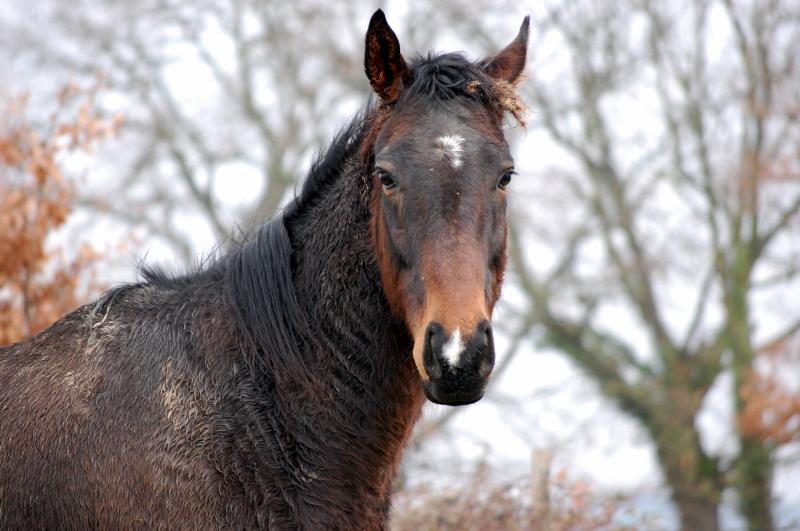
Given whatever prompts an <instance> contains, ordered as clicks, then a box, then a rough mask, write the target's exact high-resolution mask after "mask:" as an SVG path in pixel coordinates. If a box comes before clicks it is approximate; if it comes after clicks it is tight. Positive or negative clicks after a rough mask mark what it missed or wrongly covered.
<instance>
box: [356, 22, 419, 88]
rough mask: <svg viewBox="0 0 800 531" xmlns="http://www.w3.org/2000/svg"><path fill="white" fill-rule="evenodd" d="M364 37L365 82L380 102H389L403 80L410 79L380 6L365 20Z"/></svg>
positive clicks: (408, 71)
mask: <svg viewBox="0 0 800 531" xmlns="http://www.w3.org/2000/svg"><path fill="white" fill-rule="evenodd" d="M366 41H367V42H366V49H365V51H364V70H365V71H366V73H367V78H368V79H369V84H370V85H372V90H374V91H375V93H376V94H377V95H378V97H380V99H381V101H382V102H384V103H391V102H393V101H395V100H396V99H397V95H398V93H399V92H400V88H401V87H402V86H403V83H407V82H408V81H410V78H411V70H409V68H408V65H407V64H406V61H405V59H403V56H402V55H400V42H399V41H398V40H397V35H395V34H394V31H392V28H390V27H389V23H388V22H386V16H385V15H384V14H383V11H381V10H380V9H379V10H377V11H375V14H374V15H372V18H371V19H370V21H369V28H368V29H367V39H366Z"/></svg>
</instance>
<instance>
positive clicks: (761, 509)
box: [736, 437, 775, 531]
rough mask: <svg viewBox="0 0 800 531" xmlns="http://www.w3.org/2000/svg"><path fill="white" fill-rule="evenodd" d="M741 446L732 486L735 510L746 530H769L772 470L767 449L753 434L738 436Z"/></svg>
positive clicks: (771, 523)
mask: <svg viewBox="0 0 800 531" xmlns="http://www.w3.org/2000/svg"><path fill="white" fill-rule="evenodd" d="M740 444H741V447H742V450H741V452H740V453H739V458H738V459H737V461H736V486H737V490H738V493H739V511H740V512H741V514H742V517H743V518H744V519H745V520H746V521H747V529H748V530H749V531H772V530H773V529H775V522H774V521H773V519H772V510H771V507H772V471H773V463H772V458H771V456H770V451H769V449H768V448H767V447H766V446H765V444H764V443H763V442H762V441H760V440H758V439H754V438H749V437H741V439H740Z"/></svg>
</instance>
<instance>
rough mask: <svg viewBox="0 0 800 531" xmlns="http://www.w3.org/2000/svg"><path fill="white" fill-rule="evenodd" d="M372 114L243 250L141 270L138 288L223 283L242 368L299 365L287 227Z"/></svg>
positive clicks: (300, 341)
mask: <svg viewBox="0 0 800 531" xmlns="http://www.w3.org/2000/svg"><path fill="white" fill-rule="evenodd" d="M371 110H372V105H371V104H370V105H368V106H367V107H366V108H365V110H363V111H362V112H360V113H358V114H357V115H356V116H355V117H354V118H353V119H352V120H351V121H350V122H349V123H348V124H347V125H345V126H344V127H343V128H342V129H340V130H339V132H338V133H337V134H336V135H335V136H334V138H333V140H332V142H331V143H330V145H329V147H328V149H327V150H325V151H324V152H320V153H319V154H318V155H317V157H316V158H315V160H314V162H313V163H312V165H311V168H310V169H309V172H308V174H307V176H306V179H305V182H304V184H303V187H302V190H301V192H300V193H299V194H298V195H296V196H295V198H294V199H293V200H292V201H290V202H289V203H288V204H287V205H286V207H284V209H283V210H282V211H281V212H279V213H278V214H276V215H275V216H274V217H273V218H272V219H270V220H269V221H267V222H266V223H264V224H263V225H261V226H260V227H259V228H257V229H256V230H255V231H254V233H253V234H252V235H251V236H249V237H247V238H246V239H245V241H244V242H243V243H242V244H241V245H238V246H237V247H236V248H234V249H232V250H231V251H229V252H228V253H227V254H225V255H222V256H221V257H218V258H209V259H207V260H206V261H205V264H202V263H201V265H200V266H199V267H198V268H197V270H195V271H194V272H190V273H185V274H181V275H175V274H172V273H171V272H169V271H168V270H166V269H165V268H164V267H163V266H159V265H156V266H142V267H141V268H140V275H141V277H142V279H143V283H142V284H139V285H148V286H154V287H158V288H164V289H169V290H181V289H187V288H191V287H192V286H196V285H197V283H198V282H202V281H203V280H204V279H205V280H210V281H219V280H221V281H222V282H223V284H224V289H225V291H226V293H227V295H228V297H229V299H230V301H231V303H232V306H233V307H234V310H235V316H234V317H235V320H236V324H237V328H238V329H239V331H240V333H241V336H242V344H241V346H242V347H243V351H244V352H245V361H246V363H247V364H248V365H250V366H251V367H252V368H256V367H258V366H259V365H261V364H263V363H266V364H268V365H269V366H270V367H271V368H272V369H273V371H272V372H273V374H274V375H276V377H278V376H279V374H281V372H285V368H286V367H287V364H288V365H289V366H290V365H295V366H296V365H298V364H301V365H302V359H301V356H299V354H300V353H301V352H302V349H303V347H304V345H305V343H306V342H307V341H309V340H310V336H311V334H310V332H309V330H308V325H307V323H306V318H305V315H304V313H303V311H302V309H301V307H300V304H299V302H298V300H297V296H296V292H295V288H294V285H293V280H292V251H293V249H292V241H291V238H290V236H289V232H288V230H287V226H286V221H287V219H289V218H291V217H293V216H296V215H298V213H299V212H300V211H301V210H305V209H306V208H308V207H309V206H311V205H312V204H313V203H315V202H316V201H317V200H318V198H320V197H322V196H323V195H324V193H325V190H327V189H328V187H329V186H330V185H331V184H332V183H334V182H335V181H336V180H337V179H338V177H339V176H340V175H341V174H342V172H343V171H344V169H345V167H346V162H347V161H348V159H350V158H351V157H352V156H353V155H354V154H355V153H356V152H357V151H358V148H359V146H360V145H361V143H362V140H363V138H364V135H365V132H366V130H367V129H368V126H369V122H370V115H371ZM279 368H284V371H280V370H279ZM301 369H302V368H301ZM306 374H309V375H311V374H312V373H311V372H310V371H309V372H307V373H306Z"/></svg>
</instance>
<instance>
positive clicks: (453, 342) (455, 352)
mask: <svg viewBox="0 0 800 531" xmlns="http://www.w3.org/2000/svg"><path fill="white" fill-rule="evenodd" d="M463 351H464V343H462V341H461V330H460V329H458V328H456V331H455V332H453V334H452V335H451V336H450V339H448V340H447V343H445V344H444V348H443V349H442V356H444V359H446V360H447V363H449V364H450V366H451V367H457V366H458V361H459V360H460V359H461V353H462V352H463Z"/></svg>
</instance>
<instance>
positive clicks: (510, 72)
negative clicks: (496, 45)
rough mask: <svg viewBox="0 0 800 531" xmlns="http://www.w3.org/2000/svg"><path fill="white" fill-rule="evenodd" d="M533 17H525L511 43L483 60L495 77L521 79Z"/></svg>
mask: <svg viewBox="0 0 800 531" xmlns="http://www.w3.org/2000/svg"><path fill="white" fill-rule="evenodd" d="M530 20H531V17H529V16H528V17H525V20H523V21H522V26H520V28H519V33H518V34H517V37H516V38H515V39H514V40H513V41H511V44H509V45H508V46H506V47H505V48H503V49H502V50H500V51H499V52H498V53H497V54H496V55H493V56H492V57H487V58H486V59H484V60H483V61H481V66H482V67H483V69H484V71H486V73H487V74H488V75H489V77H491V78H493V79H500V80H502V81H507V82H509V83H511V84H512V85H513V84H516V83H517V82H518V81H520V77H521V75H522V70H523V69H524V68H525V55H526V54H527V51H528V26H529V25H530Z"/></svg>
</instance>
